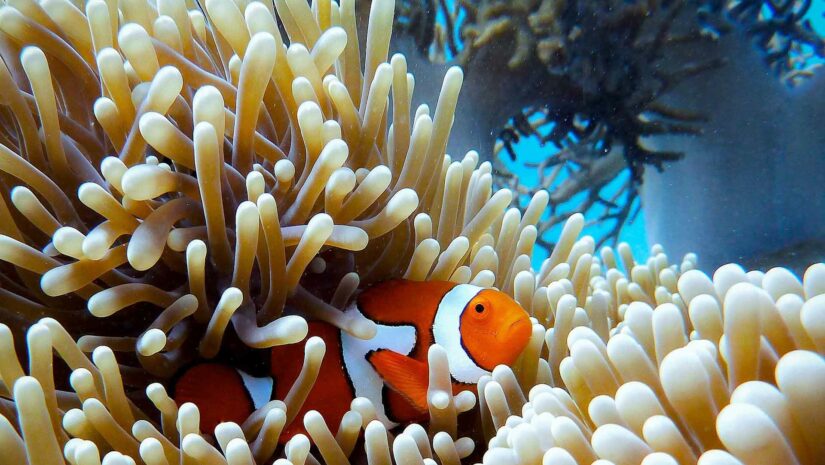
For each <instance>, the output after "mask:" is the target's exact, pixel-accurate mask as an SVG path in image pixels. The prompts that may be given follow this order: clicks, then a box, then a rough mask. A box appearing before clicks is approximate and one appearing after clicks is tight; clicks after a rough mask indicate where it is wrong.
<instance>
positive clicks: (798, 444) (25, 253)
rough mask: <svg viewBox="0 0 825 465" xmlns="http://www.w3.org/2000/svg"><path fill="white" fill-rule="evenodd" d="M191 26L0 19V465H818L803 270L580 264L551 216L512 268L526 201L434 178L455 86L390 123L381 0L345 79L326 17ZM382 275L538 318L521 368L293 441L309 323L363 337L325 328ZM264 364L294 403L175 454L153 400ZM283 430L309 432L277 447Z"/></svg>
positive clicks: (312, 347) (198, 16)
mask: <svg viewBox="0 0 825 465" xmlns="http://www.w3.org/2000/svg"><path fill="white" fill-rule="evenodd" d="M201 3H202V4H203V7H204V9H203V10H201V9H200V8H197V7H195V5H193V4H189V3H186V2H184V1H183V0H158V1H157V2H144V1H141V0H133V1H121V2H116V1H108V0H106V1H104V0H90V1H88V2H86V3H75V2H73V1H71V0H44V1H42V2H39V3H38V2H32V1H29V0H14V1H10V2H8V3H7V4H6V5H5V6H3V7H0V31H2V34H0V57H1V58H2V61H0V81H2V82H0V88H2V91H0V183H2V189H0V234H2V235H0V261H2V263H0V317H2V321H3V324H0V451H3V453H2V454H0V464H6V463H9V464H20V463H28V464H30V465H40V464H65V463H69V464H72V465H95V464H111V465H115V464H117V465H120V464H131V463H145V464H149V465H163V464H170V465H171V464H176V463H184V464H199V463H207V464H229V465H241V464H244V465H246V464H253V463H257V464H263V463H272V462H273V461H274V463H276V464H278V465H290V464H292V465H302V464H314V463H328V464H346V463H353V462H355V463H359V462H360V463H363V462H366V463H369V464H375V465H379V464H381V465H383V464H391V463H396V464H411V465H412V464H421V463H426V464H428V465H429V464H433V463H441V464H443V465H455V464H459V463H470V462H472V461H474V460H483V461H485V462H486V463H542V461H543V463H556V462H557V461H558V463H576V462H570V461H569V460H570V459H569V458H568V456H571V457H573V458H572V460H574V461H578V462H579V463H590V462H593V461H596V459H598V460H600V461H601V462H599V463H600V465H605V464H607V463H617V464H620V463H621V464H623V463H641V461H645V463H646V464H648V465H649V464H654V463H673V462H672V461H675V463H680V464H681V463H691V461H695V460H697V459H698V460H705V462H703V463H707V464H713V463H738V462H737V460H739V461H741V462H743V463H751V462H754V463H762V462H759V460H765V459H764V458H765V457H769V458H770V459H776V460H785V459H788V460H791V459H793V460H796V461H797V462H798V463H800V464H803V465H805V464H809V463H813V461H815V460H816V457H819V456H821V455H822V454H821V452H822V451H819V450H818V449H817V447H821V444H822V443H823V441H821V439H822V435H821V431H823V430H825V428H822V425H821V423H820V422H821V418H823V415H821V408H822V405H825V403H823V402H822V401H821V399H820V397H821V392H820V391H821V390H819V391H817V390H815V389H814V390H812V389H811V386H814V387H815V386H817V385H821V384H822V377H823V367H822V363H823V362H822V358H821V355H819V354H821V353H822V352H823V350H825V342H823V341H825V339H823V337H825V336H824V335H823V334H825V333H823V329H822V328H823V327H825V326H824V325H825V323H823V321H825V319H823V301H822V300H821V298H822V296H821V294H823V292H825V268H823V266H822V265H817V266H814V267H812V268H811V269H810V270H809V271H808V273H807V274H806V276H805V279H804V281H803V282H800V281H799V280H797V279H796V278H795V277H794V276H793V275H791V274H790V273H788V272H787V271H784V270H781V269H777V270H771V271H769V272H768V273H765V274H761V273H758V272H750V273H747V274H746V273H744V271H742V270H741V269H738V268H736V267H734V266H729V267H725V268H723V269H720V270H719V271H718V272H717V273H716V274H715V275H714V277H713V279H712V280H711V279H710V278H708V277H706V276H705V275H703V274H702V273H701V272H699V271H696V270H695V268H696V259H695V257H692V256H687V257H686V258H685V260H684V261H683V262H682V263H681V264H680V265H678V266H676V265H671V264H670V263H669V261H668V258H667V257H666V256H665V255H664V253H663V252H662V251H661V250H660V249H659V248H657V247H654V250H653V253H652V258H651V259H649V260H648V261H647V262H646V263H636V262H635V260H634V258H633V256H632V255H631V254H630V252H629V247H627V246H626V245H621V246H619V248H618V250H617V252H614V251H612V250H611V249H603V250H601V251H600V255H599V256H598V257H597V256H596V250H595V246H594V241H593V239H592V238H590V237H588V236H585V237H582V238H579V235H580V233H581V231H582V229H583V227H584V219H583V218H582V217H581V215H573V216H572V217H571V218H570V219H569V220H568V222H567V224H566V226H565V227H564V230H563V232H562V233H561V237H560V238H559V240H558V245H557V246H556V248H555V249H554V251H553V254H552V255H551V256H550V258H549V259H547V260H546V261H545V262H544V264H543V265H542V266H541V267H540V268H539V269H538V270H534V269H533V268H532V267H531V257H532V253H533V246H534V244H535V241H536V236H537V231H536V224H537V223H538V221H539V220H540V219H541V217H542V215H543V213H544V210H545V208H546V206H547V204H548V199H549V196H548V194H547V193H546V192H543V191H542V192H539V193H537V194H536V195H535V196H533V197H532V199H530V200H529V204H528V205H529V206H528V207H527V208H526V209H525V211H523V212H521V211H519V210H518V209H516V208H509V207H510V205H511V204H512V203H513V200H514V199H513V194H512V193H511V192H510V191H507V190H501V191H497V192H494V191H493V187H492V186H493V182H492V168H491V166H490V164H489V163H479V161H480V160H479V156H478V154H476V153H475V152H469V153H467V154H466V155H465V156H464V157H461V158H456V159H453V158H452V157H450V156H449V155H447V154H445V148H446V146H447V140H448V137H449V134H450V128H451V126H452V122H453V120H454V118H458V117H471V116H462V115H461V113H460V112H457V111H456V101H457V97H458V92H459V90H460V87H461V84H462V79H463V76H462V72H461V71H460V70H459V69H457V68H453V69H450V70H449V71H448V72H447V73H446V75H445V76H444V82H443V86H442V89H441V94H440V96H439V99H438V102H437V104H436V105H435V107H433V110H432V112H431V110H430V107H428V106H426V105H421V106H419V107H418V108H411V104H410V102H411V99H412V93H413V90H414V85H415V81H414V79H413V77H412V76H411V75H410V74H408V73H407V69H406V61H405V58H404V57H403V56H401V55H393V56H390V54H389V38H390V35H391V26H392V20H393V10H394V5H393V2H392V1H391V0H380V1H373V2H372V5H371V11H370V15H369V24H368V25H367V26H368V27H367V28H366V35H365V37H366V42H365V44H364V45H365V47H364V48H365V53H364V54H363V56H364V57H365V58H363V60H362V53H361V45H360V44H359V39H358V28H357V25H356V23H355V20H356V12H355V2H354V1H353V0H341V2H340V4H339V3H335V2H332V1H330V0H316V1H314V2H312V4H311V5H310V4H308V3H307V2H305V1H304V0H276V1H275V2H274V4H268V3H263V2H257V1H252V2H245V1H235V0H208V1H206V2H201ZM281 31H284V32H285V33H286V36H285V37H284V36H282V34H281ZM617 255H618V256H617ZM619 260H621V262H622V263H623V268H621V269H620V268H619V265H618V262H619ZM396 277H404V278H407V279H413V280H451V281H455V282H465V283H470V282H471V283H475V284H478V285H482V286H494V287H497V288H499V289H502V290H503V291H505V292H507V293H508V294H510V295H512V296H514V298H515V299H516V300H517V301H518V302H519V303H521V305H522V306H523V307H524V308H525V309H527V310H528V311H529V312H530V314H531V315H532V316H533V318H534V319H535V321H534V326H533V335H532V338H531V340H530V343H529V345H528V348H527V349H526V350H525V352H524V354H523V355H522V356H521V358H520V359H519V361H518V362H517V363H516V365H515V366H514V367H512V368H506V367H499V368H497V369H496V370H495V371H494V372H493V373H492V375H491V376H489V377H485V378H483V379H482V380H481V382H480V383H479V386H478V387H479V389H478V392H479V395H478V398H476V397H475V396H473V395H471V394H469V393H463V394H459V395H457V396H453V395H452V392H451V387H450V376H449V368H448V366H447V357H446V354H445V353H444V350H443V349H442V348H440V347H438V346H434V347H433V348H432V349H431V350H430V353H429V366H430V389H429V392H428V404H429V410H430V422H429V425H428V427H427V428H425V427H424V426H422V425H418V424H412V425H409V426H407V427H405V428H404V429H402V430H401V431H393V432H389V431H387V430H386V428H385V427H384V426H383V424H381V423H380V422H379V421H377V420H376V418H377V414H376V410H375V406H374V405H373V404H372V403H371V402H370V401H369V400H367V399H363V398H359V399H355V400H354V401H353V402H352V405H351V409H350V411H349V412H348V413H347V414H346V415H345V416H344V417H343V419H342V421H341V423H340V424H338V425H330V424H328V423H327V422H326V421H324V418H323V417H322V416H321V415H320V414H319V413H318V412H310V413H308V414H307V415H306V416H305V417H304V418H296V412H298V411H299V410H300V408H301V406H302V404H303V403H304V401H305V399H306V397H307V394H308V392H309V390H310V389H311V388H312V386H313V385H314V383H315V382H316V381H318V380H320V381H323V380H322V379H320V378H319V377H320V375H319V371H320V364H321V360H322V359H323V357H324V355H325V353H326V351H327V350H331V348H327V347H325V345H324V343H323V341H322V340H320V339H318V338H309V339H306V335H307V323H306V319H315V320H322V321H326V322H328V323H330V324H332V325H334V326H336V327H339V328H341V329H342V330H344V331H348V332H350V333H351V334H354V335H355V336H357V337H363V338H368V337H370V336H371V335H372V333H373V331H374V324H373V323H372V322H370V321H368V320H366V319H363V318H360V317H358V315H357V314H351V313H344V312H342V311H341V309H343V308H344V307H345V306H346V304H347V303H348V302H349V301H350V300H351V298H352V297H353V295H354V293H355V292H356V291H357V290H358V289H360V288H363V287H365V286H368V285H369V284H371V283H373V282H377V281H380V280H383V279H388V278H396ZM304 339H306V340H305V341H304ZM290 343H301V344H303V346H304V348H305V350H304V360H303V366H302V369H301V372H300V374H299V376H298V379H297V380H296V382H295V384H294V385H293V386H292V387H291V389H290V391H289V392H288V394H287V395H286V397H285V398H284V399H280V400H273V401H271V402H269V403H268V404H267V405H265V406H264V407H262V408H261V409H259V410H258V411H256V412H254V413H253V414H252V415H251V416H250V417H249V418H248V419H247V420H246V421H245V422H244V423H243V424H241V425H237V424H234V423H224V424H221V425H219V426H218V428H217V429H216V430H215V431H201V429H200V419H199V416H200V413H199V412H198V409H197V407H195V406H194V405H193V404H183V405H177V404H176V403H175V402H174V401H173V400H172V399H171V398H170V395H169V393H168V391H167V389H166V387H164V384H162V383H160V382H155V381H156V380H161V381H162V380H163V379H165V378H168V377H170V376H173V375H174V374H175V373H176V372H177V371H178V370H179V368H180V367H181V366H182V365H184V364H185V363H188V362H190V361H192V360H197V359H210V358H213V357H217V356H218V355H219V354H220V353H221V351H233V353H234V352H237V353H236V355H237V354H245V353H246V352H245V351H249V352H250V353H251V352H253V351H254V350H255V349H264V348H268V347H272V346H276V345H281V344H290ZM26 361H27V363H21V362H26ZM67 368H68V370H67ZM774 373H775V374H774ZM800 373H801V374H800ZM551 386H552V387H551ZM685 386H687V388H686V387H685ZM525 393H526V394H525ZM817 396H819V397H817ZM629 399H632V402H630V401H629ZM656 406H659V409H658V410H657V409H656ZM293 420H296V421H301V422H302V423H303V424H304V426H305V428H306V430H307V433H308V435H306V436H305V435H296V436H294V437H293V438H292V439H290V440H289V442H288V443H287V444H286V446H285V447H280V446H278V439H279V437H280V435H281V432H282V430H283V428H284V427H285V425H287V424H289V423H290V422H291V421H293ZM477 421H478V422H479V423H480V424H481V427H480V428H479V429H477V430H476V429H474V428H473V425H474V423H475V422H477ZM671 425H672V426H671ZM748 428H750V429H748ZM646 432H649V434H647V433H646ZM362 437H363V441H362V440H361V438H362ZM616 438H619V440H616ZM754 438H757V439H759V440H760V441H761V440H762V439H764V441H763V442H760V443H759V444H769V449H770V451H769V452H770V454H767V453H765V452H764V450H763V449H759V451H760V452H759V453H758V454H757V453H756V452H754V451H756V450H757V449H755V442H754V441H755V440H756V439H754ZM760 438H761V439H760ZM680 441H681V442H680ZM749 441H750V442H749ZM485 442H486V443H487V444H486V445H485ZM361 444H363V448H362V447H361V446H360V445H361ZM680 444H681V445H682V446H680ZM679 447H681V448H679ZM488 449H489V450H488ZM709 450H713V451H711V452H708V451H709ZM642 452H644V454H642ZM565 454H567V455H565ZM587 454H590V455H587ZM679 454H682V455H679ZM700 456H701V459H699V457H700ZM650 457H652V458H650ZM637 459H638V460H637ZM564 460H568V461H567V462H564ZM588 460H589V461H590V462H588ZM657 460H658V461H657ZM667 460H671V462H668V461H667ZM714 460H715V461H714ZM725 460H726V461H727V462H725ZM608 461H612V462H608ZM765 463H768V462H765ZM787 463H794V462H793V461H788V462H787Z"/></svg>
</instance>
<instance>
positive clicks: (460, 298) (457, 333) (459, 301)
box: [433, 284, 490, 384]
mask: <svg viewBox="0 0 825 465" xmlns="http://www.w3.org/2000/svg"><path fill="white" fill-rule="evenodd" d="M481 291H482V288H480V287H478V286H473V285H471V284H459V285H457V286H455V287H454V288H452V289H450V291H449V292H447V293H446V294H445V295H444V297H443V298H442V299H441V303H439V304H438V311H437V312H436V314H435V321H433V337H434V338H435V343H436V344H438V345H440V346H441V347H443V348H444V350H445V351H446V352H447V361H448V362H449V364H450V372H451V374H452V376H453V379H455V380H456V381H458V382H460V383H471V384H473V383H476V382H478V380H479V378H481V377H482V376H484V375H488V374H490V372H489V371H487V370H485V369H484V368H481V367H480V366H478V364H477V363H476V362H475V360H473V358H472V357H471V356H470V354H468V353H467V350H466V349H465V348H464V345H463V344H462V342H461V314H462V313H463V312H464V309H465V307H467V304H468V303H469V302H470V301H471V300H472V299H473V298H474V297H475V296H476V295H478V293H479V292H481Z"/></svg>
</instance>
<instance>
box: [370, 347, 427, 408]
mask: <svg viewBox="0 0 825 465" xmlns="http://www.w3.org/2000/svg"><path fill="white" fill-rule="evenodd" d="M368 359H369V362H370V363H371V364H372V366H373V367H375V371H376V372H378V374H379V375H380V376H381V378H383V380H384V382H386V383H387V384H388V385H389V386H390V388H392V389H393V390H395V391H396V392H398V393H399V394H401V396H402V397H404V399H406V400H407V401H408V402H409V403H410V404H411V405H412V406H413V407H415V408H416V409H417V410H418V411H420V412H421V413H427V411H428V408H427V384H428V383H429V377H430V374H429V370H428V369H427V364H426V363H424V362H421V361H418V360H416V359H414V358H410V357H407V356H406V355H401V354H399V353H398V352H393V351H391V350H377V351H375V352H372V353H370V355H369V356H368Z"/></svg>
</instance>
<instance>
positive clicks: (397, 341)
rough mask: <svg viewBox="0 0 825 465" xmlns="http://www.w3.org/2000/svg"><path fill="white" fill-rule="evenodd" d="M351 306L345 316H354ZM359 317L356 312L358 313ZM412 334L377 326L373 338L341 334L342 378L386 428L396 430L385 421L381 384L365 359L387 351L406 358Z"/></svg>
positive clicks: (401, 327) (397, 327)
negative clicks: (373, 411) (369, 401)
mask: <svg viewBox="0 0 825 465" xmlns="http://www.w3.org/2000/svg"><path fill="white" fill-rule="evenodd" d="M358 311H359V310H358V308H357V305H356V304H354V303H353V304H352V305H350V306H349V308H348V309H347V312H358ZM359 313H360V312H359ZM416 337H417V334H416V331H415V326H413V325H393V326H390V325H383V324H378V325H377V331H376V334H375V337H373V338H372V339H370V340H367V341H365V340H363V339H359V338H357V337H354V336H351V335H349V334H348V333H347V332H345V331H341V349H342V352H343V355H344V365H345V370H346V375H347V377H348V378H349V380H350V383H351V385H352V387H353V389H354V390H355V396H356V397H366V398H367V399H370V400H371V401H372V402H373V404H374V405H375V407H376V408H375V410H376V416H377V417H378V420H380V421H381V422H382V423H384V425H386V426H387V427H388V428H394V427H395V426H398V424H397V423H395V422H393V421H391V420H390V419H389V418H388V417H387V413H386V406H385V405H384V395H383V389H384V381H383V380H382V379H381V376H380V375H379V374H378V373H377V372H376V371H375V368H373V366H372V364H371V363H370V362H369V361H368V359H367V357H368V355H369V354H370V352H373V351H376V350H379V349H387V350H391V351H393V352H397V353H399V354H402V355H409V354H410V352H412V350H413V347H415V343H416Z"/></svg>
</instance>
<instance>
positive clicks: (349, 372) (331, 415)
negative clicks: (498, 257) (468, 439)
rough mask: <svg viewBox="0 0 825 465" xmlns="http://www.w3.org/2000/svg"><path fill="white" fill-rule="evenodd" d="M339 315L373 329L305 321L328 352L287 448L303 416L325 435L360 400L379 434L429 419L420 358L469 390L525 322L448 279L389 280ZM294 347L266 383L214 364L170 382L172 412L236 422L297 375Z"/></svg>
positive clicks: (514, 347)
mask: <svg viewBox="0 0 825 465" xmlns="http://www.w3.org/2000/svg"><path fill="white" fill-rule="evenodd" d="M346 311H347V312H360V313H362V314H363V315H364V316H366V317H367V318H369V319H371V320H372V321H374V322H375V323H376V325H377V328H378V329H377V332H376V335H375V336H374V337H373V338H372V339H369V340H363V339H358V338H355V337H354V336H351V335H349V334H348V333H346V332H343V331H341V330H339V329H338V328H335V327H333V326H332V325H329V324H327V323H322V322H311V323H310V324H309V335H310V336H319V337H321V338H322V339H323V340H324V342H325V343H326V346H327V351H326V355H325V356H324V359H323V362H322V363H321V369H320V370H321V371H320V373H319V375H318V381H317V382H316V383H315V386H314V387H313V388H312V390H311V391H310V393H309V396H308V397H307V399H306V401H305V402H304V405H303V407H302V408H301V411H300V412H298V414H297V415H296V416H295V420H294V421H293V422H292V423H291V424H290V425H287V426H286V428H285V429H284V431H283V433H282V434H281V442H282V443H283V442H285V441H286V440H288V439H289V438H291V437H292V436H294V435H295V434H298V433H304V434H305V431H304V429H303V421H302V419H303V416H304V414H305V413H306V412H308V411H310V410H317V411H319V412H320V413H321V414H322V415H323V416H324V418H325V419H326V421H327V422H328V424H329V425H330V427H331V428H335V426H336V425H337V424H338V422H340V420H341V418H342V417H343V415H344V414H345V413H346V412H347V411H348V410H349V408H350V404H351V402H352V400H353V399H354V398H356V397H365V398H367V399H369V400H370V401H372V403H373V404H374V405H375V406H376V411H377V416H378V419H379V420H381V421H382V422H383V423H384V424H385V425H386V426H387V428H388V429H389V428H393V427H395V426H398V425H399V424H404V423H409V422H412V421H423V420H426V418H427V412H428V409H427V383H428V379H429V372H428V368H427V352H428V350H429V347H430V346H431V345H432V344H434V343H437V344H439V345H441V346H442V347H444V349H445V350H446V353H447V358H448V361H449V365H450V372H451V373H450V374H451V376H452V381H453V392H454V393H458V392H460V391H465V390H472V391H475V389H476V383H477V382H478V380H479V378H481V377H482V376H483V375H486V374H489V373H490V372H491V371H492V370H493V368H494V367H496V366H498V365H502V364H504V365H511V364H513V362H515V360H516V357H518V355H519V354H520V353H521V351H522V350H523V349H524V347H525V346H526V345H527V342H528V340H529V338H530V334H531V331H532V324H531V322H530V318H529V317H528V315H527V312H525V311H524V310H523V309H522V308H521V307H520V306H519V305H518V304H517V303H516V302H515V301H514V300H513V299H511V298H510V297H509V296H507V295H506V294H504V293H503V292H501V291H498V290H495V289H483V288H480V287H477V286H473V285H470V284H455V283H449V282H438V281H427V282H416V281H405V280H393V281H387V282H384V283H381V284H377V285H375V286H373V287H370V288H368V289H366V290H365V291H363V292H362V293H360V294H359V295H358V297H357V299H356V300H355V301H354V302H353V303H352V304H350V306H349V307H348V308H347V310H346ZM303 350H304V347H303V345H302V344H291V345H287V346H279V347H274V348H273V349H271V355H270V376H267V377H263V378H255V377H252V376H250V375H248V374H246V373H244V372H242V371H241V370H238V369H235V368H232V367H230V366H227V365H220V364H217V363H203V364H200V365H196V366H194V367H192V368H190V369H189V370H187V371H186V372H184V373H183V374H182V375H181V376H180V378H179V379H178V381H177V382H176V384H175V388H174V398H175V401H176V402H177V403H178V404H179V405H180V404H182V403H184V402H193V403H194V404H196V405H197V406H198V408H199V409H200V412H201V426H202V428H203V430H205V431H212V430H213V429H214V427H215V426H216V425H217V424H218V423H220V422H222V421H235V422H238V423H241V422H243V420H245V419H246V417H247V416H248V415H249V414H251V413H252V412H253V411H254V410H255V409H257V408H259V407H261V406H262V405H264V404H265V403H266V402H268V401H270V400H271V399H283V398H284V397H285V396H286V394H287V392H288V391H289V388H290V387H291V386H292V384H293V382H294V381H295V379H296V378H297V376H298V373H299V372H300V371H301V364H302V361H303Z"/></svg>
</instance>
